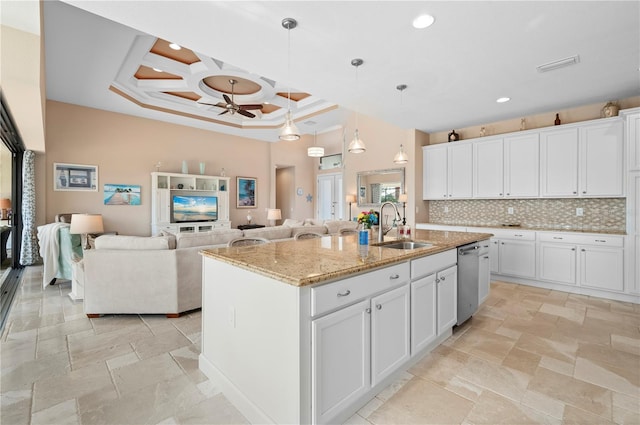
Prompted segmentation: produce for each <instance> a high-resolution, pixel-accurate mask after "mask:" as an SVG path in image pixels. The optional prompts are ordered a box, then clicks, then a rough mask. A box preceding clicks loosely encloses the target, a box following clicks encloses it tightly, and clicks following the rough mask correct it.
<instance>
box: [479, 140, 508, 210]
mask: <svg viewBox="0 0 640 425" xmlns="http://www.w3.org/2000/svg"><path fill="white" fill-rule="evenodd" d="M503 163H504V158H503V147H502V139H495V140H486V141H485V140H483V141H478V142H475V143H474V144H473V197H474V198H501V197H502V196H503V194H504V191H503V186H504V175H503Z"/></svg>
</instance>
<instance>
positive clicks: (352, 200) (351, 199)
mask: <svg viewBox="0 0 640 425" xmlns="http://www.w3.org/2000/svg"><path fill="white" fill-rule="evenodd" d="M345 200H346V201H347V202H348V203H349V221H351V204H355V203H356V195H347V196H346V197H345Z"/></svg>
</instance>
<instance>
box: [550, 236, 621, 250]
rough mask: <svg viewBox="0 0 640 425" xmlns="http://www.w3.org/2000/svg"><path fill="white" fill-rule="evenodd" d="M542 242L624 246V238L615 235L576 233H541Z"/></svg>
mask: <svg viewBox="0 0 640 425" xmlns="http://www.w3.org/2000/svg"><path fill="white" fill-rule="evenodd" d="M538 240H539V241H541V242H558V243H570V244H581V245H597V246H609V247H618V248H621V247H622V246H623V245H624V236H615V235H583V234H576V233H539V234H538Z"/></svg>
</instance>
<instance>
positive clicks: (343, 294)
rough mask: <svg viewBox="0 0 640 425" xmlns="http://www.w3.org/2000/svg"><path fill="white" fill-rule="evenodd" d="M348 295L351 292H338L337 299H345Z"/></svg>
mask: <svg viewBox="0 0 640 425" xmlns="http://www.w3.org/2000/svg"><path fill="white" fill-rule="evenodd" d="M350 293H351V291H350V290H348V289H347V290H346V291H345V292H338V296H339V297H346V296H347V295H349V294H350Z"/></svg>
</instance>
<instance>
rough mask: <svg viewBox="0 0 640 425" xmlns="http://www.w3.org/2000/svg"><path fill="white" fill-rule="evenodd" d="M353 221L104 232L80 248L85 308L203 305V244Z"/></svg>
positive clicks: (116, 310) (172, 313)
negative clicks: (141, 233) (155, 233)
mask: <svg viewBox="0 0 640 425" xmlns="http://www.w3.org/2000/svg"><path fill="white" fill-rule="evenodd" d="M355 227H356V223H354V222H349V221H332V222H323V223H320V224H318V223H317V222H313V221H311V220H309V221H307V222H306V225H305V223H304V222H292V221H289V222H285V223H284V224H283V225H282V226H274V227H264V228H259V229H247V230H245V231H242V230H238V229H214V230H211V231H209V232H197V233H179V234H177V235H172V234H166V233H165V234H163V235H160V236H150V237H144V236H120V235H103V236H100V237H98V238H96V240H95V248H94V249H90V250H87V251H85V252H84V259H83V261H82V266H83V268H84V312H85V314H86V315H87V316H88V317H97V316H99V315H101V314H165V315H167V317H178V316H179V315H180V314H181V313H183V312H186V311H190V310H194V309H198V308H200V307H202V258H201V256H200V254H199V252H200V251H201V250H203V249H210V248H219V247H225V246H227V243H228V242H229V241H230V240H232V239H236V238H239V237H243V236H252V237H256V236H257V237H261V238H266V239H269V240H272V241H280V240H287V239H292V238H294V237H295V235H296V234H298V233H300V232H314V233H321V234H335V233H339V232H340V230H341V229H343V228H355Z"/></svg>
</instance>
